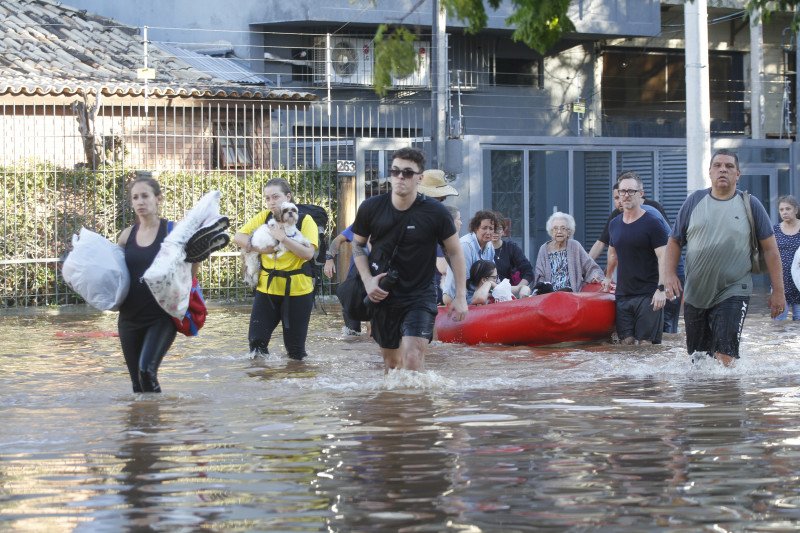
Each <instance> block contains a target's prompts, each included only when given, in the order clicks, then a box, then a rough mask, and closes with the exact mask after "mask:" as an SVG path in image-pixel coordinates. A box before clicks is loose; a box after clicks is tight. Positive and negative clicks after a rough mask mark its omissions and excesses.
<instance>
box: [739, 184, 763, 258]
mask: <svg viewBox="0 0 800 533" xmlns="http://www.w3.org/2000/svg"><path fill="white" fill-rule="evenodd" d="M742 200H744V211H745V213H747V221H748V222H749V223H750V272H752V273H753V274H763V273H764V272H766V271H767V262H766V261H765V260H764V252H763V251H762V250H761V245H760V244H759V242H758V235H756V221H755V220H754V219H753V208H752V207H751V206H750V193H749V192H747V191H744V192H742Z"/></svg>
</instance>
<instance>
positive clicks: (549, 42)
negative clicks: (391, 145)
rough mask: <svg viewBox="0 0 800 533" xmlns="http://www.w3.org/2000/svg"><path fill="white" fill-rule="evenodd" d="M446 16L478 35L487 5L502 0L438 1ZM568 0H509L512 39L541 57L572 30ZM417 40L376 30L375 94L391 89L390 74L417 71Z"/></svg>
mask: <svg viewBox="0 0 800 533" xmlns="http://www.w3.org/2000/svg"><path fill="white" fill-rule="evenodd" d="M441 2H442V7H443V8H444V9H445V10H446V11H447V13H448V14H449V15H453V16H455V17H456V18H457V19H458V20H460V21H462V22H466V23H467V32H468V33H477V32H479V31H481V30H482V29H484V28H485V27H486V24H487V22H488V20H489V18H488V15H487V14H486V6H487V5H488V6H489V7H490V8H491V9H492V10H497V9H498V8H499V7H500V4H501V3H502V2H501V0H486V2H485V3H484V0H441ZM569 4H570V0H512V5H513V6H514V7H513V10H512V11H513V12H512V14H511V15H510V16H509V17H508V18H507V19H506V23H507V24H508V25H509V26H514V27H515V30H514V32H513V33H512V35H511V37H512V39H514V40H515V41H520V42H523V43H525V44H526V45H528V46H529V47H531V48H533V49H534V50H536V51H537V52H539V53H541V54H544V53H546V52H547V50H549V49H550V48H552V47H553V45H555V44H556V43H557V42H558V40H559V39H561V36H562V35H563V34H564V32H568V31H574V30H575V26H574V25H573V24H572V21H571V20H569V17H567V8H569ZM416 39H417V37H416V36H415V35H414V34H413V33H412V32H410V31H409V30H407V29H405V28H402V27H397V28H392V29H391V30H390V28H389V27H388V26H387V25H386V24H382V25H381V26H379V27H378V31H377V32H376V34H375V66H374V73H373V75H374V81H375V87H374V89H375V92H376V93H377V94H378V95H379V96H384V95H385V94H386V92H387V90H388V89H389V87H391V83H392V73H395V74H398V75H400V76H406V75H408V74H410V73H411V72H413V71H414V69H415V68H416V61H417V58H416V54H415V53H414V46H413V43H414V41H415V40H416Z"/></svg>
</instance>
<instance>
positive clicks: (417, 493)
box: [0, 307, 800, 532]
mask: <svg viewBox="0 0 800 533" xmlns="http://www.w3.org/2000/svg"><path fill="white" fill-rule="evenodd" d="M247 314H248V309H247V308H245V307H240V308H236V307H233V308H214V309H212V315H211V319H210V320H209V322H208V324H207V326H206V327H205V328H204V329H203V331H202V333H201V335H200V337H197V338H194V339H189V338H179V339H178V340H176V342H175V345H174V346H173V348H172V349H171V350H170V353H169V355H168V356H167V358H166V359H165V361H164V364H163V365H162V370H161V374H160V378H161V381H162V386H163V387H164V391H165V392H164V394H161V395H158V396H147V395H134V394H131V393H130V392H129V390H128V388H129V382H128V379H127V371H126V370H125V367H124V363H123V361H122V357H121V354H120V350H119V345H118V339H115V338H113V337H107V336H104V335H83V334H82V333H85V332H91V331H99V332H103V331H113V330H114V329H115V316H114V315H112V314H103V315H91V316H87V315H78V314H74V315H66V316H57V315H53V316H51V315H45V316H38V317H29V316H19V317H6V318H4V321H3V326H2V328H0V368H2V371H0V390H2V395H3V396H2V398H3V401H2V403H1V404H0V424H2V427H3V431H2V432H0V487H2V488H0V529H3V530H5V529H9V530H32V531H114V532H116V531H165V530H166V531H194V530H219V531H320V530H327V531H341V532H350V531H376V532H378V531H450V530H452V531H503V532H506V531H542V530H551V531H564V530H567V531H585V530H604V531H615V532H616V531H637V532H638V531H651V530H669V531H671V530H674V531H698V530H708V531H722V530H727V531H750V530H764V531H766V530H769V531H790V530H794V528H795V524H796V522H797V521H798V520H800V496H799V495H800V453H798V449H800V343H798V342H797V341H798V337H799V336H800V335H799V333H800V331H798V329H797V328H798V326H797V324H792V323H774V322H772V321H770V320H768V319H767V318H765V317H764V316H763V314H762V315H761V316H759V314H758V313H754V314H753V315H752V316H751V317H748V319H747V323H746V325H745V333H744V337H743V345H742V359H741V360H740V361H739V364H738V365H737V366H736V367H735V368H733V369H726V368H723V367H721V366H720V365H718V364H716V363H715V362H714V361H712V360H710V359H701V360H699V361H698V362H697V363H695V364H692V363H691V360H690V358H689V357H688V356H687V355H686V353H685V348H684V345H683V342H684V341H683V336H682V335H680V334H678V335H669V336H666V337H665V342H664V344H663V345H661V346H652V347H639V348H635V347H622V346H618V345H612V344H593V345H591V344H590V345H574V346H556V347H547V348H527V347H497V346H476V347H469V346H458V345H446V344H442V343H434V344H433V345H432V346H431V349H430V355H429V357H428V371H427V372H426V373H422V374H418V375H408V374H403V373H391V374H389V375H388V376H386V377H384V374H383V363H382V361H381V359H380V357H379V356H378V353H377V349H376V348H375V347H374V345H373V344H372V342H371V341H370V340H369V339H365V338H361V339H357V340H348V341H345V340H344V339H343V338H342V336H341V333H340V328H341V324H340V323H339V321H338V319H337V317H334V316H332V315H329V316H319V315H315V316H314V318H313V321H312V332H311V335H310V337H309V346H308V351H309V353H310V356H309V358H308V359H307V360H306V361H303V362H302V363H298V362H295V361H290V360H288V359H287V358H286V357H285V354H284V350H283V346H282V345H281V339H280V337H278V338H276V339H274V341H273V345H272V346H271V347H270V349H271V352H272V355H270V357H269V358H266V359H263V360H252V359H250V358H249V357H248V354H247V353H246V342H245V336H246V331H247ZM57 331H65V332H69V334H68V335H61V336H56V332H57Z"/></svg>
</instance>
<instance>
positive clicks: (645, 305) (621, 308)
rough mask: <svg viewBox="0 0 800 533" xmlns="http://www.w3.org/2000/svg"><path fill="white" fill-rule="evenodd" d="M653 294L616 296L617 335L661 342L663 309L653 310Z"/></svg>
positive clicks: (624, 337)
mask: <svg viewBox="0 0 800 533" xmlns="http://www.w3.org/2000/svg"><path fill="white" fill-rule="evenodd" d="M652 300H653V296H652V295H644V296H619V297H617V301H616V307H617V320H616V324H617V336H618V337H619V339H620V340H623V339H627V338H629V337H633V338H634V339H636V340H637V341H649V342H652V343H653V344H661V334H662V333H663V332H664V310H663V309H659V310H658V311H653V304H652Z"/></svg>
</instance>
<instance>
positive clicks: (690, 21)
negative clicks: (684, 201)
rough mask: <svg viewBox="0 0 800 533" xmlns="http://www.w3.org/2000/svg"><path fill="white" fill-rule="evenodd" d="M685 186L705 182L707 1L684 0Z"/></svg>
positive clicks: (690, 187)
mask: <svg viewBox="0 0 800 533" xmlns="http://www.w3.org/2000/svg"><path fill="white" fill-rule="evenodd" d="M683 10H684V11H683V18H684V25H685V27H686V30H685V31H686V33H685V36H684V38H685V40H686V188H687V190H688V192H693V191H697V190H700V189H704V188H706V187H707V186H708V180H709V178H708V169H709V167H710V166H711V101H710V95H709V82H708V13H707V11H708V4H707V2H706V0H694V1H693V2H686V3H685V4H684V7H683Z"/></svg>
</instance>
